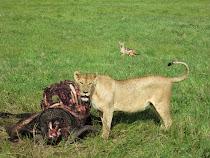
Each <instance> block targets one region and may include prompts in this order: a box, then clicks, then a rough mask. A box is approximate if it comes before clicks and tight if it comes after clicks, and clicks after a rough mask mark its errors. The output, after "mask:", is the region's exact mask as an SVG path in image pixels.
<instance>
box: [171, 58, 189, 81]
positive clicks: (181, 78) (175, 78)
mask: <svg viewBox="0 0 210 158" xmlns="http://www.w3.org/2000/svg"><path fill="white" fill-rule="evenodd" d="M173 64H182V65H184V66H185V67H186V73H185V75H184V76H182V77H171V81H172V82H180V81H183V80H185V79H186V78H187V76H188V75H189V71H190V69H189V67H188V65H187V64H186V63H184V62H178V61H177V62H170V63H168V66H171V65H173Z"/></svg>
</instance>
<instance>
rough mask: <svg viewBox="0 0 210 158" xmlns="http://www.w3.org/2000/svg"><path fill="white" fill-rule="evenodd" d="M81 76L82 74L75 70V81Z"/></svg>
mask: <svg viewBox="0 0 210 158" xmlns="http://www.w3.org/2000/svg"><path fill="white" fill-rule="evenodd" d="M80 77H81V75H80V73H79V71H75V72H74V79H75V81H77V80H79V79H80Z"/></svg>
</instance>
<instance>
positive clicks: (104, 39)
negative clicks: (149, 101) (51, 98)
mask: <svg viewBox="0 0 210 158" xmlns="http://www.w3.org/2000/svg"><path fill="white" fill-rule="evenodd" d="M209 8H210V3H209V1H208V0H169V1H164V0H159V1H155V0H121V1H117V0H95V1H94V0H88V1H87V0H77V1H73V0H65V1H64V0H45V1H42V0H34V1H30V0H18V1H17V0H0V111H2V112H12V113H22V112H38V111H40V110H41V109H40V102H41V98H42V93H43V90H44V88H45V87H47V86H50V84H52V83H55V82H60V81H63V80H73V72H74V71H80V72H81V73H93V72H96V71H97V72H98V73H99V74H104V75H108V76H111V77H112V78H114V79H127V78H132V77H137V76H144V75H147V74H157V75H165V76H172V77H173V76H174V77H175V76H181V75H183V74H184V73H185V68H184V67H183V66H180V65H173V66H171V67H167V64H168V63H169V62H171V61H184V62H186V63H187V64H188V65H189V67H190V76H189V78H187V79H186V80H185V81H183V82H180V83H177V84H174V85H173V92H172V99H171V115H172V119H173V125H172V127H171V129H170V130H169V131H168V132H167V133H166V134H162V133H161V131H160V123H159V121H158V118H157V117H156V116H155V114H154V113H153V112H152V111H151V110H150V108H149V109H147V110H146V111H144V112H141V113H135V114H124V113H121V112H116V113H115V115H114V119H113V128H112V131H111V137H110V139H109V140H108V141H106V142H105V141H103V140H102V139H101V138H100V136H96V137H94V136H90V137H88V138H87V139H86V140H83V141H82V142H76V143H74V144H69V143H68V142H67V143H60V144H59V145H57V146H47V145H45V144H38V143H35V142H34V141H33V140H30V139H23V140H20V141H19V142H18V143H11V142H9V141H7V138H8V135H7V134H6V132H5V130H4V128H3V126H5V125H7V124H8V123H9V121H7V120H5V119H0V137H1V139H0V157H97V158H98V157H164V158H165V157H174V158H175V157H205V156H206V157H208V156H209V154H210V141H209V140H210V127H209V124H210V117H209V116H210V108H209V94H210V92H209V57H210V54H209V52H210V48H209V43H210V23H209V22H210V12H209ZM119 41H121V42H122V41H125V46H126V47H131V48H135V50H136V51H137V52H139V53H140V55H139V56H137V57H128V56H125V57H122V56H120V49H119V43H118V42H119ZM92 113H93V114H94V115H96V116H98V114H97V112H96V111H95V110H94V109H93V110H92ZM12 121H14V120H12ZM95 127H97V128H98V129H99V130H101V126H100V125H99V124H98V123H97V122H95Z"/></svg>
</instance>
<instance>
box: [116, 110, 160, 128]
mask: <svg viewBox="0 0 210 158" xmlns="http://www.w3.org/2000/svg"><path fill="white" fill-rule="evenodd" d="M138 120H142V121H146V120H153V121H154V122H155V124H159V123H160V120H159V118H158V117H157V116H156V114H155V113H154V112H153V111H152V110H151V109H147V110H145V111H142V112H137V113H123V112H116V113H115V114H114V117H113V120H112V126H115V125H116V124H118V123H121V122H122V123H127V124H132V123H133V122H135V121H138Z"/></svg>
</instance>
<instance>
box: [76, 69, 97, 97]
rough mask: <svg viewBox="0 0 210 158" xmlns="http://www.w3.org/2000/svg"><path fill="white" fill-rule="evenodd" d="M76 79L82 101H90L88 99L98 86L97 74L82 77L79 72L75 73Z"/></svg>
mask: <svg viewBox="0 0 210 158" xmlns="http://www.w3.org/2000/svg"><path fill="white" fill-rule="evenodd" d="M74 79H75V83H76V84H77V86H78V88H79V90H80V94H81V99H82V101H88V98H89V97H91V96H92V94H93V91H94V88H95V85H96V81H97V72H96V73H94V74H83V75H81V74H80V73H79V72H78V71H75V72H74Z"/></svg>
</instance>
